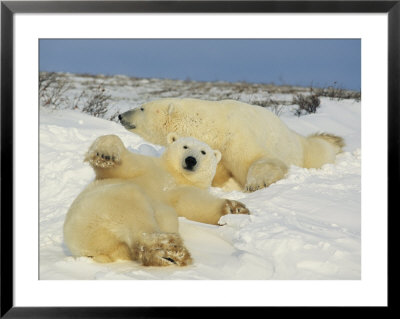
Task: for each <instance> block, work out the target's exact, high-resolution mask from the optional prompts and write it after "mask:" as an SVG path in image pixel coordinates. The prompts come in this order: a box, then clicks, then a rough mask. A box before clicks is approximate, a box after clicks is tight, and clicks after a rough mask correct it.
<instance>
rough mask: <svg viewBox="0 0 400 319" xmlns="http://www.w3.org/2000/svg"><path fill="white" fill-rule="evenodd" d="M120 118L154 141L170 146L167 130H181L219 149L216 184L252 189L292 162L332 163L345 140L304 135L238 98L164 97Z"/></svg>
mask: <svg viewBox="0 0 400 319" xmlns="http://www.w3.org/2000/svg"><path fill="white" fill-rule="evenodd" d="M119 119H120V121H121V123H122V124H123V125H124V126H125V128H127V129H128V130H130V131H131V132H133V133H136V134H138V135H140V136H142V137H143V138H145V139H147V140H148V141H150V142H152V143H156V144H160V145H166V143H167V140H166V136H167V135H168V133H170V132H176V133H178V134H179V135H180V136H192V137H195V138H197V139H199V140H201V141H203V142H205V143H207V144H209V145H210V146H211V147H212V148H213V149H218V150H220V151H221V153H222V160H221V162H220V164H219V165H218V168H217V173H216V175H215V178H214V181H213V186H219V187H221V186H223V185H224V184H225V183H226V181H227V180H228V179H229V178H231V177H233V178H234V179H235V180H236V181H237V182H238V183H239V185H240V186H241V187H242V188H243V189H244V190H247V191H254V190H257V189H260V188H263V187H267V186H268V185H270V184H271V183H274V182H276V181H277V180H279V179H281V178H283V177H284V175H285V174H286V172H287V171H288V167H289V166H290V165H297V166H301V167H306V168H311V167H313V168H319V167H321V166H322V165H323V164H325V163H332V162H334V160H335V156H336V154H337V153H338V152H340V151H341V149H342V147H343V145H344V143H343V139H342V138H340V137H337V136H334V135H331V134H315V135H312V136H309V137H304V136H301V135H299V134H297V133H296V132H294V131H292V130H291V129H289V128H288V127H287V126H286V125H285V124H284V123H283V122H282V121H281V120H280V119H279V117H277V116H276V115H275V114H273V113H272V112H270V111H269V110H267V109H266V108H262V107H259V106H254V105H249V104H246V103H242V102H238V101H233V100H224V101H204V100H198V99H161V100H156V101H153V102H149V103H146V104H144V105H142V106H141V107H139V108H136V109H133V110H130V111H128V112H125V113H123V114H121V115H120V116H119Z"/></svg>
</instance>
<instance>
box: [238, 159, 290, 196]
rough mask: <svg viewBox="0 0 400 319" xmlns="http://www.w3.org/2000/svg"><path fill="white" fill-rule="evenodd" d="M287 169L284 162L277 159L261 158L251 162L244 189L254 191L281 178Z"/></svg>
mask: <svg viewBox="0 0 400 319" xmlns="http://www.w3.org/2000/svg"><path fill="white" fill-rule="evenodd" d="M287 171H288V167H287V165H286V164H285V163H283V162H282V161H280V160H278V159H272V158H261V159H259V160H257V161H255V162H254V163H253V164H251V166H250V168H249V170H248V172H247V180H246V185H245V191H247V192H254V191H256V190H258V189H261V188H264V187H268V186H269V185H271V184H272V183H275V182H276V181H278V180H280V179H282V178H283V177H284V176H285V174H286V173H287Z"/></svg>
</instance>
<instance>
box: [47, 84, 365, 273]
mask: <svg viewBox="0 0 400 319" xmlns="http://www.w3.org/2000/svg"><path fill="white" fill-rule="evenodd" d="M122 79H123V78H122V77H119V78H118V77H117V78H115V79H114V80H115V81H116V85H115V89H112V88H111V87H110V86H108V87H107V93H108V94H110V95H111V96H112V97H113V98H115V97H116V96H118V99H119V100H120V102H121V103H120V104H119V106H118V107H117V106H116V104H115V103H114V102H112V103H110V105H109V108H110V110H109V113H110V114H111V115H112V113H115V112H120V111H125V110H126V109H128V108H130V107H132V106H137V105H138V103H141V102H140V101H139V100H135V101H136V102H135V103H133V102H132V100H129V99H130V98H132V96H134V94H133V93H132V92H137V90H135V89H132V87H131V88H130V89H129V90H127V91H124V92H122V91H121V87H123V83H120V82H118V81H122ZM137 81H139V80H137ZM143 81H144V82H143ZM146 81H147V82H146ZM149 81H150V80H146V79H143V80H142V82H143V85H148V84H149ZM139 82H140V81H139ZM76 83H77V82H75V89H76V88H77V84H76ZM80 85H83V84H80ZM207 85H210V88H209V89H208V91H207V92H214V93H215V91H213V90H212V85H211V84H207ZM139 87H140V86H139ZM79 88H80V87H79ZM127 92H128V93H127ZM207 92H206V93H204V94H203V95H202V96H201V97H202V98H207V94H208V93H207ZM70 94H71V93H70ZM76 94H77V93H76ZM136 94H138V93H136ZM177 94H178V93H177ZM261 94H264V95H268V96H267V98H269V99H271V98H272V99H275V100H280V99H281V100H282V99H286V100H290V99H291V98H290V96H289V98H288V96H287V95H288V93H285V94H281V93H279V92H275V93H268V94H267V93H262V92H258V91H254V93H252V97H254V96H255V97H257V95H261ZM139 95H140V94H138V96H139ZM180 96H188V92H187V90H185V91H184V92H182V93H181V95H180ZM215 96H217V95H215ZM215 96H214V95H213V96H210V99H215ZM282 96H284V98H282ZM69 97H70V98H69V102H70V101H71V100H73V99H74V96H72V95H70V96H69ZM158 97H163V96H159V95H158V96H157V95H156V94H155V95H153V96H151V97H150V96H146V98H148V99H149V100H150V99H155V98H158ZM237 98H239V99H240V95H239V96H237ZM141 99H143V95H141V97H140V100H141ZM242 100H244V101H245V102H247V101H246V98H243V99H242ZM124 101H125V102H126V101H129V103H125V102H124ZM132 104H134V105H132ZM66 108H67V107H65V108H64V109H63V108H62V107H61V108H60V109H57V110H52V109H51V108H44V107H41V108H40V279H360V278H361V141H360V140H361V104H360V102H356V101H354V100H340V101H338V100H334V99H329V98H321V107H320V108H318V111H317V113H315V114H310V115H304V116H301V117H297V116H294V115H293V112H292V110H291V106H287V107H285V108H284V109H283V110H281V115H280V116H281V118H282V120H283V121H284V122H286V123H287V124H288V126H289V127H291V128H292V129H294V130H295V131H297V132H299V133H301V134H305V135H306V134H310V133H314V132H316V131H324V132H329V133H334V134H337V135H340V136H342V137H344V138H345V141H346V147H345V149H344V152H343V153H341V154H339V155H338V157H337V161H336V163H335V164H327V165H325V166H323V167H322V168H321V169H304V168H299V167H294V166H293V167H291V168H290V171H289V174H288V176H287V177H286V178H285V179H283V180H281V181H279V182H277V183H275V184H273V185H271V186H270V187H268V188H266V189H262V190H259V191H256V192H253V193H242V192H238V191H233V192H224V191H222V190H221V189H217V188H213V189H211V192H212V193H214V194H216V195H217V196H221V197H225V198H229V199H236V200H240V201H241V202H243V203H244V204H246V206H247V207H248V208H249V209H250V211H251V215H227V216H224V217H222V219H221V223H222V224H224V225H223V226H213V225H206V224H202V223H197V222H193V221H189V220H186V219H184V218H181V219H180V232H181V235H182V237H183V238H184V241H185V244H186V246H187V247H188V249H189V250H190V252H191V254H192V257H193V259H194V263H193V264H192V265H190V266H187V267H175V266H171V267H162V268H157V267H143V266H141V265H139V264H137V263H136V262H133V261H132V262H128V261H125V262H122V261H121V262H116V263H112V264H98V263H95V262H93V261H92V260H91V259H89V258H84V257H81V258H74V257H72V256H71V254H70V252H69V251H68V249H67V248H66V246H65V245H64V243H63V234H62V227H63V222H64V218H65V215H66V213H67V211H68V208H69V206H70V204H71V203H72V201H73V200H74V199H75V197H76V196H77V195H78V194H79V193H80V192H81V191H82V190H83V188H84V187H85V186H86V185H88V184H89V183H90V182H91V180H92V179H93V177H94V173H93V172H92V169H91V168H90V167H89V165H88V164H86V163H83V156H84V153H85V152H86V150H87V149H88V147H89V146H90V144H91V143H92V142H93V140H94V139H95V138H96V137H98V136H100V135H106V134H117V135H118V136H120V137H121V138H122V140H123V141H124V143H125V145H126V146H127V147H128V148H129V149H130V150H132V151H135V152H139V153H142V154H146V155H153V156H159V155H160V154H161V153H162V150H163V148H162V147H161V146H157V145H152V144H151V143H148V142H147V141H145V140H143V139H142V138H141V137H139V136H137V135H134V134H132V133H130V132H128V131H126V130H125V129H124V128H123V127H122V126H121V125H119V124H118V123H116V122H113V121H109V120H106V119H101V118H96V117H94V116H90V115H88V114H84V113H81V112H80V111H79V110H68V109H66Z"/></svg>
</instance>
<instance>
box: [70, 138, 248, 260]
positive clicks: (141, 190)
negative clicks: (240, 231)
mask: <svg viewBox="0 0 400 319" xmlns="http://www.w3.org/2000/svg"><path fill="white" fill-rule="evenodd" d="M167 143H168V146H167V147H166V150H165V152H164V153H163V154H162V156H161V157H160V158H157V157H150V156H144V155H139V154H134V153H131V152H129V151H128V150H127V149H126V148H125V146H124V144H123V143H122V141H121V139H120V138H119V137H117V136H115V135H107V136H102V137H100V138H98V139H97V140H96V141H95V142H94V143H93V144H92V146H91V147H90V148H89V151H88V152H87V154H86V159H85V160H86V161H88V162H89V163H90V165H91V166H92V167H93V169H94V171H95V173H96V179H95V181H93V182H92V183H91V184H89V186H88V187H87V188H86V189H84V190H83V192H82V193H81V194H80V195H79V196H78V197H77V198H76V199H75V201H74V202H73V203H72V205H71V207H70V209H69V211H68V213H67V216H66V219H65V223H64V240H65V243H66V245H67V246H68V248H69V249H70V251H71V252H72V254H73V255H75V256H90V257H93V259H94V260H96V261H98V262H112V261H115V260H118V259H128V260H130V259H133V260H137V261H139V262H141V263H142V264H143V265H147V266H148V265H152V266H165V265H170V264H176V265H179V266H184V265H187V264H189V263H190V262H191V257H190V253H189V252H188V250H187V249H186V248H185V246H184V244H183V241H182V239H181V237H180V236H179V234H178V216H184V217H186V218H188V219H192V220H195V221H199V222H204V223H210V224H217V223H218V220H219V219H220V217H221V216H223V215H225V214H229V213H234V214H248V213H249V211H248V209H247V208H246V207H245V206H244V205H243V204H241V203H240V202H237V201H233V200H227V199H221V198H217V197H214V196H212V195H211V194H210V193H209V192H208V191H207V188H209V187H210V185H211V181H212V179H213V177H214V174H215V171H216V167H217V164H218V162H219V161H220V159H221V153H220V152H219V151H218V150H213V149H211V148H210V147H209V146H208V145H207V144H205V143H203V142H200V141H198V140H196V139H194V138H180V139H178V138H177V135H176V134H175V133H171V134H169V135H168V137H167Z"/></svg>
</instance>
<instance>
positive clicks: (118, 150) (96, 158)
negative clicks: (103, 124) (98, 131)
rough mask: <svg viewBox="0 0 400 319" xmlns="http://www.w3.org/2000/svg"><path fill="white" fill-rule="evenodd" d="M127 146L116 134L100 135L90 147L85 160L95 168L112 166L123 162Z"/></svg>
mask: <svg viewBox="0 0 400 319" xmlns="http://www.w3.org/2000/svg"><path fill="white" fill-rule="evenodd" d="M124 150H125V146H124V144H123V143H122V141H121V139H120V138H119V137H118V136H116V135H105V136H100V137H98V138H97V139H96V140H95V141H94V142H93V144H92V145H91V146H90V147H89V150H88V152H87V153H86V156H85V161H87V162H89V163H90V165H91V166H92V167H93V168H95V167H98V168H112V167H115V166H117V165H119V164H120V163H121V155H122V153H123V152H124Z"/></svg>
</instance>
